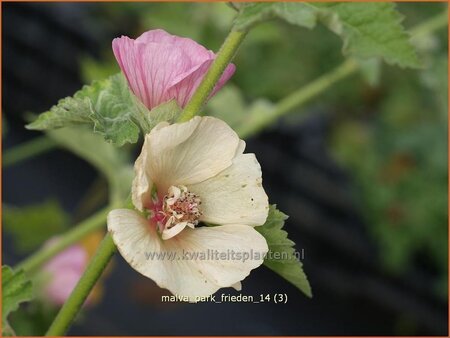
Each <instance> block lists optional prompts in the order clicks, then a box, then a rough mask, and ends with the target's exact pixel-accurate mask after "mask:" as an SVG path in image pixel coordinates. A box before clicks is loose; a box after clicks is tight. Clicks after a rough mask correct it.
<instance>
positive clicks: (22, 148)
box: [2, 136, 57, 168]
mask: <svg viewBox="0 0 450 338" xmlns="http://www.w3.org/2000/svg"><path fill="white" fill-rule="evenodd" d="M56 146H57V144H56V142H55V141H53V140H52V139H50V138H48V137H47V136H40V137H36V138H34V139H32V140H31V141H28V142H25V143H22V144H19V145H17V146H15V147H14V148H11V149H8V150H6V151H5V153H4V154H3V159H2V164H3V168H6V167H9V166H12V165H14V164H16V163H18V162H21V161H23V160H26V159H30V158H33V157H35V156H38V155H40V154H42V153H45V152H46V151H49V150H51V149H54V148H56Z"/></svg>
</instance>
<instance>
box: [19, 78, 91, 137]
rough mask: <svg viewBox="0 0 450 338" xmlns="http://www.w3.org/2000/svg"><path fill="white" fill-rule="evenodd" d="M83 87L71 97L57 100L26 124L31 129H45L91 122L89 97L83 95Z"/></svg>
mask: <svg viewBox="0 0 450 338" xmlns="http://www.w3.org/2000/svg"><path fill="white" fill-rule="evenodd" d="M86 88H87V86H85V87H83V89H81V90H80V91H78V92H76V93H75V95H74V96H73V97H66V98H64V99H61V100H59V101H58V104H56V105H55V106H53V107H51V108H50V110H49V111H47V112H45V113H42V114H40V115H39V116H38V118H37V119H36V120H35V121H34V122H32V123H30V124H28V125H27V126H26V128H27V129H31V130H46V129H54V128H61V127H65V126H70V125H75V124H83V123H91V122H92V121H91V119H90V118H89V115H90V104H89V99H88V98H86V97H85V96H84V92H83V91H84V90H85V89H86Z"/></svg>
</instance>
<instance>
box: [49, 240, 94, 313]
mask: <svg viewBox="0 0 450 338" xmlns="http://www.w3.org/2000/svg"><path fill="white" fill-rule="evenodd" d="M54 242H55V241H49V242H48V244H47V245H48V246H51V245H53V243H54ZM87 258H88V257H87V252H86V251H85V250H84V248H83V247H82V246H81V245H73V246H71V247H69V248H67V249H66V250H64V251H63V252H61V253H59V254H58V255H56V256H55V257H54V258H53V259H51V260H50V261H49V262H48V263H47V264H45V266H44V268H43V270H44V272H46V273H47V274H48V275H49V280H48V282H47V284H46V286H45V288H44V294H45V296H46V297H47V299H48V300H49V301H50V302H51V303H53V304H56V305H62V304H63V303H64V302H65V301H66V300H67V298H68V297H69V295H70V294H71V293H72V290H73V288H74V287H75V286H76V285H77V283H78V280H79V279H80V278H81V275H82V274H83V272H84V270H85V268H86V264H87Z"/></svg>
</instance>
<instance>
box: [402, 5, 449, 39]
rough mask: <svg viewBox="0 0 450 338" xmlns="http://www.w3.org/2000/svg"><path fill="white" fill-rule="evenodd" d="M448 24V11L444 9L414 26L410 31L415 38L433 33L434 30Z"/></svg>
mask: <svg viewBox="0 0 450 338" xmlns="http://www.w3.org/2000/svg"><path fill="white" fill-rule="evenodd" d="M447 24H448V11H447V10H445V11H442V12H441V13H439V14H437V15H436V16H434V17H432V18H431V19H429V20H426V21H425V22H423V23H421V24H419V25H417V26H415V27H413V28H412V29H411V30H410V33H411V35H412V37H413V39H415V38H417V37H419V36H421V35H427V34H430V33H433V32H434V31H436V30H438V29H441V28H444V27H446V26H447Z"/></svg>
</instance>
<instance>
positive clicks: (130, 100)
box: [89, 74, 148, 147]
mask: <svg viewBox="0 0 450 338" xmlns="http://www.w3.org/2000/svg"><path fill="white" fill-rule="evenodd" d="M95 84H96V85H95V86H93V87H91V94H90V95H89V96H90V99H91V103H92V110H91V114H90V115H89V116H90V118H91V119H92V121H93V122H94V131H95V132H97V133H99V134H101V135H102V136H103V137H104V138H105V140H107V141H109V142H112V143H114V144H115V145H117V146H119V147H120V146H122V145H124V144H125V143H136V142H137V140H138V138H139V126H138V124H140V126H141V128H142V129H144V130H146V129H147V126H146V121H145V119H144V118H143V116H145V114H147V112H148V110H147V108H146V107H144V105H142V104H139V103H140V102H139V101H138V100H137V99H136V98H135V97H134V95H133V94H132V93H131V91H130V90H129V88H128V84H127V81H126V80H125V77H124V76H123V75H122V74H116V75H113V76H111V77H109V78H108V79H106V80H103V81H100V82H96V83H95Z"/></svg>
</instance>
